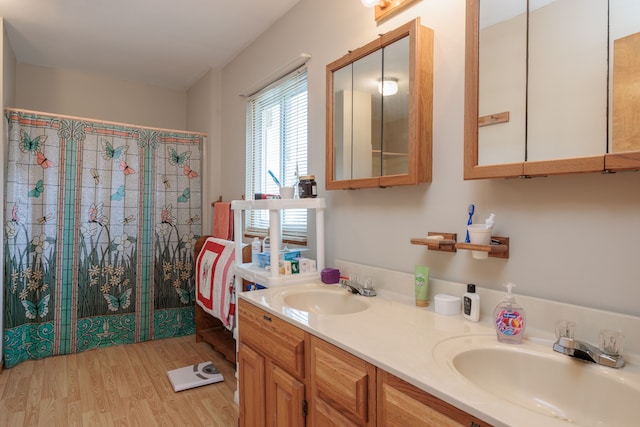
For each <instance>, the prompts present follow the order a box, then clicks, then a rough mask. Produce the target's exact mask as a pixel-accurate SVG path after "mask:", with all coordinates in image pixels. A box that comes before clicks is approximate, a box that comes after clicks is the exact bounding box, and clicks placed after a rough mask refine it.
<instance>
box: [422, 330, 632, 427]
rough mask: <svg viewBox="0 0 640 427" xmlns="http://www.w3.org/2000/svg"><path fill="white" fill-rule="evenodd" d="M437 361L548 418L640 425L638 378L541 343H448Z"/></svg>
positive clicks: (482, 340)
mask: <svg viewBox="0 0 640 427" xmlns="http://www.w3.org/2000/svg"><path fill="white" fill-rule="evenodd" d="M434 358H435V360H436V361H437V362H438V363H440V364H442V365H444V366H446V367H447V368H448V369H450V370H452V371H453V372H454V373H455V374H456V375H457V376H458V379H460V377H461V378H462V379H463V380H464V381H467V382H469V383H471V384H472V385H473V386H474V387H477V388H479V389H481V390H482V391H484V392H486V393H489V394H491V395H493V396H494V397H497V398H499V399H503V400H506V401H508V402H510V403H513V404H515V405H518V406H520V407H522V408H526V409H529V410H532V411H535V412H538V413H541V414H544V415H547V416H549V417H553V418H556V419H560V420H566V421H570V422H572V423H575V424H577V425H581V426H598V427H602V426H616V427H620V426H627V425H628V426H631V425H634V426H636V425H638V424H637V423H638V415H639V414H640V412H639V409H638V405H639V404H640V379H639V378H638V376H637V373H631V372H629V373H627V372H625V368H622V369H613V368H606V367H601V366H597V365H594V364H587V363H584V362H581V361H579V360H576V359H572V358H570V357H569V356H565V355H561V354H558V353H555V352H553V351H552V350H551V348H549V349H547V348H546V347H543V346H541V345H537V344H535V345H534V344H529V343H526V344H522V345H508V344H501V343H498V342H497V340H496V338H495V336H491V337H489V336H482V337H481V336H474V337H458V338H454V339H449V340H445V341H443V342H442V343H440V344H438V345H437V346H436V347H435V349H434Z"/></svg>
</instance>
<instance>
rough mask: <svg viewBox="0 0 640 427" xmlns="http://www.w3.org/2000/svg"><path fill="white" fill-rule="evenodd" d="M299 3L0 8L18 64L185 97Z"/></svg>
mask: <svg viewBox="0 0 640 427" xmlns="http://www.w3.org/2000/svg"><path fill="white" fill-rule="evenodd" d="M298 1H299V0H268V1H267V0H229V1H222V0H179V1H167V0H0V16H2V17H4V20H5V28H6V29H7V33H8V37H9V42H10V43H11V47H12V48H13V51H14V53H15V55H16V60H17V61H18V62H19V63H25V64H31V65H38V66H43V67H51V68H60V69H67V70H73V71H78V72H84V73H89V74H97V75H102V76H108V77H112V78H116V79H122V80H131V81H136V82H144V83H148V84H153V85H158V86H162V87H167V88H176V89H187V88H189V87H190V86H191V85H193V84H194V83H195V82H196V81H198V79H200V78H201V77H202V76H203V75H204V74H206V73H207V72H208V71H209V70H210V69H218V68H222V67H224V65H226V64H227V63H228V62H229V61H231V60H232V59H233V58H234V57H235V56H236V55H237V54H238V53H239V52H241V51H242V50H243V49H244V48H246V47H247V46H249V45H250V44H251V43H252V42H253V41H254V40H255V39H256V38H257V37H258V36H259V35H260V34H261V33H263V32H264V31H265V30H266V29H267V28H269V27H270V26H271V25H272V24H273V23H275V22H276V21H277V20H278V19H279V18H280V17H281V16H283V15H284V14H285V13H286V12H287V11H288V10H289V9H291V8H292V7H293V6H294V5H295V4H296V3H298Z"/></svg>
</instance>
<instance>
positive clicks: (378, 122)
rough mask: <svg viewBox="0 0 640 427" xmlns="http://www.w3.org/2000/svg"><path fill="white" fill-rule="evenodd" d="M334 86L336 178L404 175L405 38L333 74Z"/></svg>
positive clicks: (406, 137)
mask: <svg viewBox="0 0 640 427" xmlns="http://www.w3.org/2000/svg"><path fill="white" fill-rule="evenodd" d="M333 85H334V101H333V108H334V129H333V135H334V150H335V154H334V155H335V178H336V179H338V180H340V179H359V178H371V177H379V176H384V175H395V174H406V173H407V172H408V170H409V166H408V161H407V156H408V146H409V37H404V38H402V39H400V40H398V41H396V42H393V43H391V44H389V45H387V46H385V47H383V48H382V49H379V50H376V51H375V52H372V53H370V54H368V55H366V56H364V57H362V58H360V59H358V60H357V61H354V62H353V63H351V64H349V65H347V66H345V67H343V68H341V69H339V70H336V71H335V72H334V74H333ZM391 88H393V90H390V89H391ZM383 89H384V90H383Z"/></svg>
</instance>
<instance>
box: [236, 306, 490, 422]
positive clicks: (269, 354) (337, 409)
mask: <svg viewBox="0 0 640 427" xmlns="http://www.w3.org/2000/svg"><path fill="white" fill-rule="evenodd" d="M346 296H347V297H350V298H356V297H355V296H351V295H346ZM239 324H240V325H241V327H240V345H239V358H238V360H239V375H240V426H264V425H288V426H304V425H311V426H376V425H380V426H392V425H397V426H409V425H411V426H414V425H432V426H489V425H490V424H488V423H486V422H484V421H482V420H480V419H478V418H477V417H474V416H472V415H470V414H468V413H466V412H464V411H462V410H460V409H458V408H456V407H454V406H453V405H450V404H448V403H446V402H444V401H443V400H441V399H438V398H436V397H434V396H433V395H431V394H429V393H427V392H425V391H423V390H420V389H419V388H417V387H415V386H413V385H411V384H409V383H408V382H406V381H403V380H402V379H400V378H398V377H396V376H394V375H393V374H391V373H390V372H387V371H385V370H384V369H381V368H378V367H376V366H375V365H373V364H371V363H368V362H367V361H365V360H363V359H362V358H360V357H358V356H356V355H354V354H351V353H349V352H347V351H345V350H343V349H341V348H339V347H337V346H335V345H333V344H331V343H330V342H327V341H325V340H323V339H321V338H318V337H316V336H315V335H313V334H311V333H308V332H306V331H304V330H302V329H300V328H298V327H295V326H293V325H291V324H289V323H288V322H285V321H283V320H282V319H280V318H278V317H276V316H274V315H273V314H271V313H270V312H268V311H265V310H263V309H262V308H260V307H259V306H256V305H253V304H252V303H250V302H248V300H247V299H240V301H239Z"/></svg>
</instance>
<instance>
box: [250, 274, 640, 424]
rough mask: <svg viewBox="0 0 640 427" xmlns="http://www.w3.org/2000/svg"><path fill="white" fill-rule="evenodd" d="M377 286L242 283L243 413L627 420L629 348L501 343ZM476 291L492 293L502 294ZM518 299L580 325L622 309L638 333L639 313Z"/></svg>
mask: <svg viewBox="0 0 640 427" xmlns="http://www.w3.org/2000/svg"><path fill="white" fill-rule="evenodd" d="M341 271H342V269H341ZM408 276H411V275H408ZM376 277H380V276H376ZM438 282H440V281H438V280H437V279H434V280H433V281H432V284H433V285H434V288H433V291H434V292H438V290H437V289H438V286H439V285H438ZM457 285H460V292H461V293H462V292H464V288H463V285H462V284H454V283H452V282H443V285H440V286H442V287H441V288H440V289H447V290H449V291H453V290H455V286H457ZM377 290H379V291H380V292H378V296H376V297H370V298H367V297H363V296H360V295H354V294H351V293H349V292H347V291H346V290H345V289H342V288H340V287H339V286H338V285H324V284H322V283H321V282H319V281H318V282H314V283H307V284H297V285H292V286H286V287H281V288H272V289H264V290H259V291H254V292H245V293H242V294H240V295H239V304H238V308H239V317H238V319H239V320H238V328H239V356H238V360H239V401H240V402H239V403H240V408H239V412H240V425H241V426H263V425H288V426H289V425H290V426H307V425H308V426H323V427H324V426H331V425H336V426H338V425H339V426H394V425H395V426H409V425H411V426H413V425H420V426H490V425H491V426H515V425H517V426H521V427H522V426H525V427H526V426H539V425H545V426H566V425H567V420H573V423H574V425H575V424H577V425H584V426H590V425H593V426H595V425H598V426H602V425H615V426H624V425H629V426H630V425H634V420H636V415H637V414H634V411H636V407H637V405H636V404H634V403H633V402H637V399H640V369H638V358H637V356H635V355H634V354H626V353H625V359H626V362H627V364H626V365H625V367H624V368H622V369H613V368H607V367H602V366H598V365H595V364H587V363H584V362H582V361H579V360H576V359H574V358H571V357H568V356H565V355H561V354H559V353H556V352H554V351H553V349H552V346H553V345H552V344H553V339H552V338H550V339H546V337H545V336H544V334H541V333H540V331H535V330H534V329H532V332H531V334H530V335H525V342H524V343H523V344H520V345H510V344H504V343H500V342H498V341H497V340H496V336H495V331H494V330H493V328H492V327H490V325H489V324H487V322H485V323H483V322H482V321H481V322H479V323H476V322H469V321H466V320H464V319H463V318H462V317H461V316H442V315H438V314H436V313H434V312H433V311H432V310H431V309H430V308H420V307H415V306H414V305H413V301H412V300H411V299H409V301H407V300H406V299H405V300H399V299H397V298H395V297H391V296H390V294H389V293H388V292H386V290H385V289H379V288H377ZM480 291H481V292H482V298H483V299H485V300H487V301H489V302H490V304H491V305H494V304H495V302H494V299H493V298H499V297H498V295H500V294H501V293H498V292H495V291H488V290H480ZM491 292H493V293H494V294H497V295H495V296H494V295H491V294H490V293H491ZM520 299H522V304H523V305H525V306H526V307H527V308H530V317H529V318H530V319H533V323H532V324H531V325H532V326H533V328H535V326H536V325H535V324H536V323H537V322H538V320H537V319H542V321H547V320H548V319H549V317H550V316H549V315H548V313H550V312H553V313H556V314H558V315H567V316H569V318H572V319H576V320H577V322H578V324H579V325H580V324H582V325H584V322H585V319H589V320H590V321H597V322H599V323H600V324H602V325H603V326H612V325H613V326H617V324H618V321H619V320H621V321H622V322H623V324H624V325H625V326H624V327H625V328H626V329H625V330H624V331H623V332H624V334H625V335H626V336H627V337H631V339H633V340H634V341H635V338H637V337H636V336H637V333H634V332H630V331H634V330H636V329H635V328H636V327H637V326H638V325H640V319H639V318H635V317H631V316H622V315H620V317H619V318H618V317H616V316H614V315H609V314H606V313H602V312H600V313H595V314H594V313H591V312H589V313H586V311H588V309H584V308H580V307H575V306H573V307H572V306H568V305H566V304H565V305H562V304H558V303H553V302H550V304H551V305H546V303H544V302H543V301H541V300H537V299H534V298H526V297H523V298H520V297H519V300H520ZM554 304H555V305H554ZM482 310H484V312H485V316H486V313H488V312H489V310H488V309H486V308H483V309H482ZM583 311H584V313H583ZM545 313H546V314H545ZM485 319H488V317H486V318H485ZM540 324H541V323H539V325H540ZM621 324H622V323H621ZM544 326H546V325H544ZM534 334H535V337H534ZM588 338H589V339H590V337H588ZM632 348H633V350H634V351H635V343H634V344H633V346H632ZM563 384H566V386H565V385H563ZM567 387H570V388H571V390H572V391H569V390H568V389H567ZM601 387H606V389H607V390H608V392H607V394H604V395H603V394H602V393H598V390H599V388H601ZM540 402H543V403H546V404H547V406H546V407H545V406H544V405H541V404H540Z"/></svg>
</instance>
